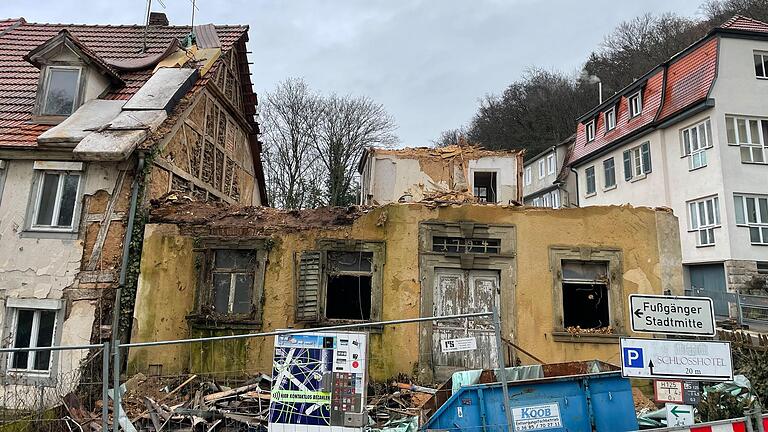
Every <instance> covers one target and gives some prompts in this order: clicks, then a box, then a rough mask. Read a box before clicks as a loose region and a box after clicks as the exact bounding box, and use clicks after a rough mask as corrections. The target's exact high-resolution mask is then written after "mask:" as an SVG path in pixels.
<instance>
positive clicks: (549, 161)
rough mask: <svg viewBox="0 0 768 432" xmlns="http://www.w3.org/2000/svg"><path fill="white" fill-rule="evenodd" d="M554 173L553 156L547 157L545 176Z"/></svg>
mask: <svg viewBox="0 0 768 432" xmlns="http://www.w3.org/2000/svg"><path fill="white" fill-rule="evenodd" d="M554 173H555V155H554V154H551V155H547V174H548V175H551V174H554Z"/></svg>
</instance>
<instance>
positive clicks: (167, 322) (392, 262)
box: [128, 199, 682, 379]
mask: <svg viewBox="0 0 768 432" xmlns="http://www.w3.org/2000/svg"><path fill="white" fill-rule="evenodd" d="M606 226H610V227H611V229H610V230H606V229H604V227H606ZM676 239H677V219H676V218H675V217H674V216H673V215H672V214H671V212H669V211H665V210H654V209H648V208H631V207H602V208H596V207H594V208H584V209H578V208H576V209H561V210H551V209H536V208H530V207H515V206H500V205H481V204H466V203H463V204H462V203H458V202H457V203H454V204H440V205H438V204H435V203H412V204H390V205H386V206H381V207H376V208H364V207H360V208H349V209H346V208H322V209H315V210H301V211H280V210H275V209H267V208H252V207H234V208H230V207H225V206H223V205H211V204H204V203H195V202H188V201H186V200H183V199H177V200H174V201H172V202H166V203H161V204H159V205H158V207H157V208H155V209H153V211H152V212H151V216H150V221H149V224H148V225H147V226H146V229H145V235H144V249H143V255H142V261H141V273H140V276H139V287H138V294H137V303H136V307H135V309H134V316H133V323H134V328H133V331H132V342H142V341H158V340H173V339H180V338H188V337H208V336H215V335H228V334H233V333H256V332H259V331H270V330H275V329H284V328H311V327H313V326H322V325H330V324H336V323H366V322H371V321H381V320H394V319H402V318H413V317H420V316H433V315H449V314H460V313H471V312H484V311H488V310H491V309H494V308H495V309H497V310H499V311H500V314H501V318H502V336H503V338H504V340H506V341H508V342H511V343H513V344H515V345H517V346H519V347H521V348H523V349H525V350H526V351H528V352H530V353H531V354H533V355H534V356H536V357H537V358H538V359H540V360H543V361H545V362H558V361H573V360H579V359H595V358H597V359H601V360H604V361H608V362H612V363H616V362H618V361H619V359H618V355H619V352H618V342H619V337H620V336H628V335H631V334H632V332H631V330H630V328H629V323H628V316H629V314H628V311H627V306H626V302H627V296H628V295H629V294H632V293H646V294H661V293H662V292H665V291H669V292H672V293H678V294H682V275H681V266H680V247H679V243H677V242H676ZM459 321H460V322H442V323H435V324H423V325H402V326H392V327H385V328H375V327H374V328H373V329H371V336H370V344H371V345H370V346H371V352H370V355H369V357H368V358H369V362H370V369H369V373H370V374H371V376H372V377H373V378H375V379H383V378H387V377H390V376H393V375H395V374H398V373H413V372H416V373H418V374H421V375H422V376H424V377H425V378H429V377H433V378H442V377H445V376H446V375H447V374H449V373H451V372H452V371H454V370H457V369H466V368H488V367H493V366H495V365H496V356H495V354H494V344H495V342H494V338H493V331H492V327H490V329H491V330H489V325H490V324H489V321H490V320H485V319H483V320H478V322H476V323H474V324H473V325H472V326H471V328H469V329H466V328H465V327H464V322H463V320H459ZM467 332H468V333H469V334H470V335H472V336H475V337H476V339H477V341H478V350H477V351H476V352H474V353H472V355H471V356H466V355H463V354H461V353H459V354H456V353H454V354H445V353H442V352H441V350H440V349H439V344H438V342H439V341H440V340H441V339H445V338H451V337H457V336H460V335H465V334H467ZM511 347H512V345H509V344H508V343H507V342H505V347H504V349H505V350H506V349H509V350H510V352H511V358H510V359H509V360H510V361H520V362H522V363H534V362H537V361H536V360H534V359H532V358H531V357H528V356H527V355H526V354H524V353H522V352H518V351H517V350H516V349H513V348H511ZM272 354H273V347H272V338H253V339H247V340H228V341H221V342H204V343H195V344H192V345H170V346H160V347H149V348H134V349H131V351H130V353H129V367H128V368H129V372H131V373H134V372H143V373H154V374H169V373H171V374H172V373H176V372H179V371H190V372H193V373H197V372H202V373H205V372H208V373H217V374H233V375H234V374H253V373H256V372H258V371H269V370H270V369H271V359H272Z"/></svg>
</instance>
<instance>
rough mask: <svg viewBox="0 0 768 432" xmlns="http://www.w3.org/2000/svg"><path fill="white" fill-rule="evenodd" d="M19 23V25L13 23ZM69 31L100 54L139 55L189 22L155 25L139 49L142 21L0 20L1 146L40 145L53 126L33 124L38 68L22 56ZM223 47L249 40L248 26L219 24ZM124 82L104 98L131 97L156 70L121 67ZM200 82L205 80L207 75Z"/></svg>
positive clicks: (159, 47) (182, 32) (160, 46)
mask: <svg viewBox="0 0 768 432" xmlns="http://www.w3.org/2000/svg"><path fill="white" fill-rule="evenodd" d="M14 26H15V27H14ZM65 29H66V30H67V31H68V32H70V33H71V34H72V35H73V36H74V37H75V38H76V39H77V41H79V42H80V43H81V44H82V45H84V46H85V47H87V49H89V50H90V51H91V52H93V53H94V54H95V55H97V56H98V57H100V58H102V59H105V60H107V61H108V60H109V59H135V58H141V57H146V56H151V55H155V54H157V53H160V52H163V51H165V49H166V48H167V47H168V45H169V44H170V42H171V40H172V39H173V38H176V39H181V38H183V37H184V36H186V35H187V34H189V32H190V29H191V28H190V27H189V26H154V27H149V31H148V32H147V51H146V52H141V48H142V40H143V36H144V27H143V26H135V25H133V26H125V25H120V26H110V25H80V24H38V23H28V22H26V21H25V20H24V19H23V18H19V19H11V20H0V65H2V67H0V147H13V148H19V147H21V148H25V147H35V146H36V145H37V143H36V139H37V136H38V135H39V134H40V133H42V132H44V131H45V130H47V129H48V128H50V126H44V125H36V124H31V123H29V121H30V120H31V118H32V108H33V106H34V103H35V96H36V92H37V81H38V76H39V74H40V71H39V70H38V69H37V68H36V67H35V66H33V65H32V64H30V63H29V62H27V61H26V60H24V56H25V55H27V54H28V53H29V52H30V51H32V50H33V49H34V48H36V47H38V46H39V45H41V44H42V43H44V42H46V41H47V40H49V39H51V38H53V37H55V36H56V35H57V34H58V33H59V32H61V31H62V30H65ZM216 32H217V33H218V36H219V39H220V40H221V45H222V50H223V51H226V50H228V49H230V48H232V47H233V46H234V45H235V44H238V43H242V44H244V41H245V40H247V34H248V26H216ZM118 75H119V77H120V78H121V79H122V80H123V81H124V82H125V85H124V86H118V87H115V88H113V89H111V90H110V92H109V93H107V94H106V95H105V96H104V98H105V99H129V98H130V97H131V96H132V95H133V94H134V93H135V92H136V91H137V90H138V89H139V88H140V87H141V86H142V85H143V84H144V83H145V82H146V81H147V80H148V79H149V77H150V76H151V75H152V69H151V68H150V69H148V70H141V71H118ZM201 81H202V82H200V81H199V82H198V86H197V87H199V85H201V84H204V82H205V81H204V80H201Z"/></svg>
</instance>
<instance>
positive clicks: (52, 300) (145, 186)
mask: <svg viewBox="0 0 768 432" xmlns="http://www.w3.org/2000/svg"><path fill="white" fill-rule="evenodd" d="M247 31H248V28H247V27H242V26H213V25H205V26H196V27H195V28H194V29H192V28H190V27H172V26H167V25H161V26H151V27H150V28H149V29H148V30H147V37H146V46H145V49H144V50H142V46H143V40H144V37H143V33H144V28H143V27H138V26H91V25H63V24H56V25H50V24H35V23H28V22H26V21H25V20H24V19H18V20H10V21H1V22H0V53H1V55H2V56H3V58H5V59H6V63H4V70H3V72H2V74H3V75H0V96H2V97H3V100H5V101H10V102H9V103H8V104H3V105H0V235H2V239H3V240H2V242H0V257H2V260H1V261H0V284H1V285H2V287H0V323H2V330H1V335H2V342H3V347H16V348H25V347H42V346H50V345H82V344H88V343H100V342H102V341H105V340H109V339H111V338H113V337H115V336H117V337H120V338H128V337H129V331H130V327H131V326H130V316H131V310H132V309H131V308H132V304H133V293H134V292H135V277H136V274H137V272H138V256H139V254H140V239H141V232H142V229H143V223H144V217H145V209H146V206H147V205H148V203H149V202H150V200H152V199H156V198H159V197H160V196H162V195H165V194H167V193H168V192H171V191H174V192H176V193H179V194H188V195H190V196H194V197H195V198H196V199H198V200H203V201H205V200H207V201H221V202H226V203H233V204H234V203H239V204H244V205H260V204H264V203H265V198H264V185H263V175H262V173H261V163H260V159H259V152H260V147H259V143H258V141H257V133H258V126H257V124H256V123H255V120H254V118H253V114H254V113H255V103H256V99H255V94H254V93H253V91H252V89H251V83H250V77H249V76H248V68H247V59H246V56H245V50H246V48H245V44H246V41H247V37H248V36H247ZM191 32H193V33H196V34H197V35H198V37H197V40H196V42H195V41H194V40H193V42H192V44H191V45H190V44H187V45H184V44H182V43H181V40H182V39H183V38H185V37H186V36H188V35H189V34H190V33H191ZM11 76H13V77H14V78H13V79H11V78H7V77H11ZM17 77H18V78H17ZM137 238H138V241H137ZM132 257H135V258H132ZM117 292H121V295H120V298H118V300H117V302H116V303H117V304H118V305H119V310H118V311H117V313H115V311H114V310H113V305H114V304H115V295H116V293H117ZM87 354H88V352H87V351H84V350H81V351H53V352H44V351H39V352H32V353H12V354H4V355H2V357H1V358H0V376H2V379H3V384H4V385H3V386H2V389H3V390H2V391H3V392H4V393H5V394H4V396H3V400H4V401H6V402H8V401H12V400H13V399H14V398H19V397H24V396H25V395H27V396H29V397H31V398H36V397H39V396H38V393H37V392H27V390H25V389H27V388H29V387H27V386H36V388H37V387H41V386H42V387H53V388H57V389H58V391H56V390H55V391H48V392H47V393H46V394H47V395H48V397H50V398H52V400H55V399H56V398H57V397H60V396H62V395H63V392H66V391H68V390H67V389H66V388H64V387H67V388H72V387H73V386H75V385H77V381H78V379H77V375H78V373H79V372H78V371H79V368H80V367H81V360H82V359H83V358H84V357H85V356H86V355H87ZM65 375H66V376H68V377H70V378H71V379H70V380H69V381H67V382H62V380H61V377H62V376H65ZM11 393H12V394H11Z"/></svg>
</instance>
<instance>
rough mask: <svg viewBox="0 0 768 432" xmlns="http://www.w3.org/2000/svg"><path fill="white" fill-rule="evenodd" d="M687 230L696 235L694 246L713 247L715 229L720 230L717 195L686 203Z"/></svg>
mask: <svg viewBox="0 0 768 432" xmlns="http://www.w3.org/2000/svg"><path fill="white" fill-rule="evenodd" d="M687 208H688V230H689V232H695V233H696V246H697V247H706V246H714V245H715V228H720V226H721V225H720V199H719V198H718V197H717V195H714V196H710V197H706V198H700V199H697V200H693V201H688V203H687Z"/></svg>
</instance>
